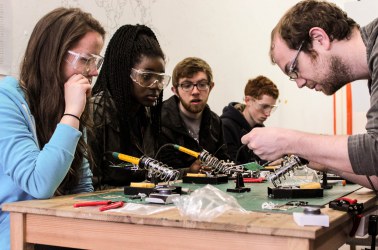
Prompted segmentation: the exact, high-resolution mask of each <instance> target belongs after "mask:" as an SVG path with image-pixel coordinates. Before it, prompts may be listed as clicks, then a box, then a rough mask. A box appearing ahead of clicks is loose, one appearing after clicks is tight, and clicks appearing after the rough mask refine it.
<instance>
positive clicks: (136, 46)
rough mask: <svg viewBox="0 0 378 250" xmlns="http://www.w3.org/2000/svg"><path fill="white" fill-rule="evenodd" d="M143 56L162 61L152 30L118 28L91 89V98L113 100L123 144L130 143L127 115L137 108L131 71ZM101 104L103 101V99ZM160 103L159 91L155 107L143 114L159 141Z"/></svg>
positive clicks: (131, 26)
mask: <svg viewBox="0 0 378 250" xmlns="http://www.w3.org/2000/svg"><path fill="white" fill-rule="evenodd" d="M143 56H146V57H161V58H162V59H163V60H165V56H164V53H163V51H162V49H161V47H160V45H159V42H158V40H157V38H156V36H155V34H154V33H153V31H152V30H151V29H150V28H149V27H147V26H145V25H139V24H137V25H123V26H121V27H120V28H119V29H118V30H117V31H116V32H115V33H114V35H113V36H112V38H111V40H110V41H109V44H108V46H107V49H106V52H105V59H104V63H103V65H102V69H101V72H100V74H99V76H98V79H97V81H96V84H95V85H94V87H93V89H92V93H93V94H94V95H96V94H97V93H99V92H103V93H104V94H103V95H102V98H105V99H106V98H110V97H112V98H113V100H114V103H115V106H116V109H117V111H118V118H119V120H120V124H121V136H122V141H121V144H123V145H126V144H128V143H130V134H129V132H128V131H127V128H128V127H129V126H128V124H129V122H130V117H129V114H130V112H131V111H132V110H135V107H138V106H140V104H139V103H138V102H136V101H135V98H134V97H133V96H132V88H133V82H132V79H131V78H130V74H131V69H132V68H133V67H134V66H135V65H136V64H138V63H140V62H141V61H142V57H143ZM109 94H110V96H109ZM103 101H105V102H106V100H103ZM162 101H163V91H161V92H160V95H159V98H158V100H157V101H156V103H155V105H154V106H152V107H146V111H147V112H149V113H150V123H151V128H152V131H153V134H154V136H155V138H158V136H159V134H160V128H161V119H160V113H161V107H162ZM145 119H147V118H146V117H145ZM121 147H122V145H121Z"/></svg>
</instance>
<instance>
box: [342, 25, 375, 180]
mask: <svg viewBox="0 0 378 250" xmlns="http://www.w3.org/2000/svg"><path fill="white" fill-rule="evenodd" d="M361 35H362V39H363V41H364V43H365V45H366V53H367V60H368V66H369V72H370V79H368V80H369V81H368V86H369V92H370V109H369V110H368V112H367V114H366V117H367V124H366V131H367V133H365V134H359V135H352V136H350V137H349V139H348V154H349V159H350V162H351V164H352V167H353V171H354V172H355V173H356V174H361V175H370V176H371V175H378V41H377V40H378V18H377V19H375V20H374V21H372V22H371V23H370V24H368V25H367V26H365V27H362V28H361Z"/></svg>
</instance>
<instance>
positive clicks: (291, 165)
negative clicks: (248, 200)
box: [268, 155, 308, 188]
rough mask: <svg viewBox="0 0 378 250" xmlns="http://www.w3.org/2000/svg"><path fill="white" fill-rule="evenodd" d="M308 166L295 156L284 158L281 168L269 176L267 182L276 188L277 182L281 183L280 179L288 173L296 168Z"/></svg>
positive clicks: (305, 161) (303, 160) (306, 162)
mask: <svg viewBox="0 0 378 250" xmlns="http://www.w3.org/2000/svg"><path fill="white" fill-rule="evenodd" d="M306 164H308V161H307V160H305V159H303V158H300V157H298V156H296V155H290V156H285V157H284V158H283V162H282V166H281V167H280V168H279V169H278V170H276V171H275V172H274V173H273V174H271V175H269V177H268V178H269V180H270V181H271V182H272V183H273V185H274V186H275V187H276V188H277V187H278V184H277V182H279V183H281V179H282V178H285V175H286V174H288V173H289V172H290V171H295V169H296V168H298V167H300V166H303V165H306Z"/></svg>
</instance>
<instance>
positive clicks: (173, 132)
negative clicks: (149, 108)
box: [157, 96, 229, 169]
mask: <svg viewBox="0 0 378 250" xmlns="http://www.w3.org/2000/svg"><path fill="white" fill-rule="evenodd" d="M178 102H179V99H178V98H177V97H176V96H172V97H170V98H169V99H168V100H166V101H164V103H163V107H162V119H161V122H162V132H161V136H160V137H159V145H160V146H163V145H166V144H168V143H172V144H177V145H179V146H183V147H186V148H188V149H191V150H193V151H196V152H201V151H202V150H203V149H205V150H206V151H208V152H209V153H210V154H212V155H213V156H215V157H217V158H218V159H219V160H227V159H229V156H228V154H227V148H226V146H225V144H224V142H223V131H222V122H221V120H220V118H219V116H218V115H217V114H215V113H214V112H212V111H211V110H210V108H209V106H206V108H205V109H204V111H203V113H202V120H201V125H200V131H199V143H198V142H197V141H196V140H195V139H193V137H191V136H190V134H189V132H188V129H187V128H186V126H185V123H184V121H183V120H182V119H181V117H180V114H179V104H178ZM157 159H158V160H159V161H161V162H163V163H165V164H167V165H168V166H170V167H172V168H175V169H178V168H187V167H190V166H191V165H192V163H193V162H194V161H195V160H196V159H195V158H194V157H193V156H190V155H187V154H185V153H182V152H179V151H177V150H175V149H173V147H170V146H168V147H163V148H161V149H160V152H159V154H158V157H157Z"/></svg>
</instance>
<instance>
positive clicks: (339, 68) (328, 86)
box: [322, 56, 353, 95]
mask: <svg viewBox="0 0 378 250" xmlns="http://www.w3.org/2000/svg"><path fill="white" fill-rule="evenodd" d="M352 79H353V77H352V73H351V70H350V68H349V67H348V66H347V65H346V64H344V63H343V62H342V60H341V59H340V57H336V56H333V57H331V59H330V67H329V73H328V75H327V76H326V77H325V78H324V81H323V84H322V92H323V93H324V94H326V95H333V94H334V93H335V92H336V91H338V90H339V89H341V88H342V87H343V86H344V85H346V84H347V83H349V82H351V81H352Z"/></svg>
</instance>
